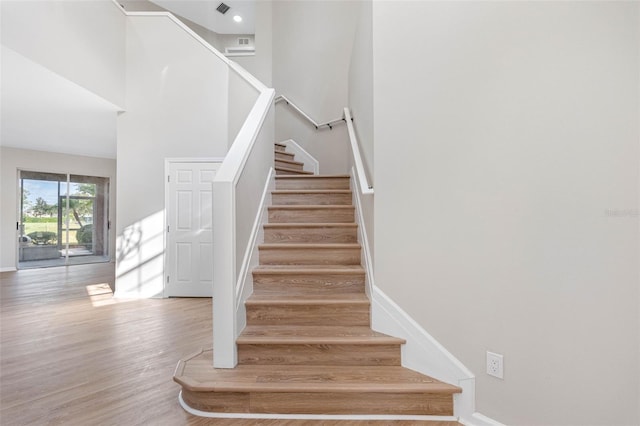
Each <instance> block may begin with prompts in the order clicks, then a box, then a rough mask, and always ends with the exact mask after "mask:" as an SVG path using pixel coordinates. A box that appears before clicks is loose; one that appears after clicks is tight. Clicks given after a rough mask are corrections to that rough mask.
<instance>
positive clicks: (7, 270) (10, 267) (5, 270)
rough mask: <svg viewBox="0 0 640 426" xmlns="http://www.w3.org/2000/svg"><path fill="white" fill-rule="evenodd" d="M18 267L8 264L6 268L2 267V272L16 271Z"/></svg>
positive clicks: (0, 269)
mask: <svg viewBox="0 0 640 426" xmlns="http://www.w3.org/2000/svg"><path fill="white" fill-rule="evenodd" d="M17 270H18V269H16V267H15V266H7V267H6V268H0V272H16V271H17Z"/></svg>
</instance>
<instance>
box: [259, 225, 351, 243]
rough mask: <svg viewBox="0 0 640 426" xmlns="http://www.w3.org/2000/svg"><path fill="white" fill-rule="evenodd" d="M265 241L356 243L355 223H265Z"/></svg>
mask: <svg viewBox="0 0 640 426" xmlns="http://www.w3.org/2000/svg"><path fill="white" fill-rule="evenodd" d="M264 242H265V243H315V244H319V243H333V244H335V243H357V242H358V225H357V224H356V223H266V224H264Z"/></svg>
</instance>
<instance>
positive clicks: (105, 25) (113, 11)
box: [0, 0, 125, 107]
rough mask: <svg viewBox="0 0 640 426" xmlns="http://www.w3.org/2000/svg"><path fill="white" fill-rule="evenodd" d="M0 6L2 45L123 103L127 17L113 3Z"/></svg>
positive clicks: (76, 0) (6, 1) (68, 0)
mask: <svg viewBox="0 0 640 426" xmlns="http://www.w3.org/2000/svg"><path fill="white" fill-rule="evenodd" d="M0 7H1V8H2V14H1V15H2V25H1V28H2V37H1V38H2V44H3V45H5V46H7V47H9V48H10V49H12V50H14V51H16V52H18V53H20V54H21V55H23V56H25V57H27V58H29V59H31V60H32V61H34V62H37V63H39V64H40V65H42V66H44V67H46V68H48V69H50V70H51V71H53V72H55V73H57V74H59V75H61V76H63V77H64V78H66V79H67V80H70V81H72V82H74V83H76V84H78V85H80V86H82V87H84V88H85V89H87V90H89V91H91V92H93V93H95V94H96V95H98V96H100V97H102V98H104V99H106V100H108V101H109V102H111V103H113V104H114V105H116V106H119V107H124V86H125V85H124V79H125V57H124V44H125V17H124V15H123V14H122V12H121V11H120V10H118V7H117V6H116V5H115V4H113V2H111V1H81V0H41V1H22V0H16V1H14V0H3V1H2V2H0ZM78 58H82V60H79V59H78Z"/></svg>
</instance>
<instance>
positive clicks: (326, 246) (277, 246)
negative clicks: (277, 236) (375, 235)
mask: <svg viewBox="0 0 640 426" xmlns="http://www.w3.org/2000/svg"><path fill="white" fill-rule="evenodd" d="M258 248H259V249H262V250H264V249H270V250H291V249H297V250H310V249H323V250H335V249H359V248H361V246H360V244H358V243H313V244H310V243H268V244H259V245H258Z"/></svg>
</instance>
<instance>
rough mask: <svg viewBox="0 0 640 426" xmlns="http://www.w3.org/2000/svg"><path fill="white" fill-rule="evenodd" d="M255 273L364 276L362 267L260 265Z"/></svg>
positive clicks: (255, 269)
mask: <svg viewBox="0 0 640 426" xmlns="http://www.w3.org/2000/svg"><path fill="white" fill-rule="evenodd" d="M253 271H254V272H258V273H261V274H268V273H273V274H287V273H288V274H314V273H322V274H325V273H329V274H364V268H363V267H362V266H360V265H259V266H256V267H255V268H254V269H253Z"/></svg>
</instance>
